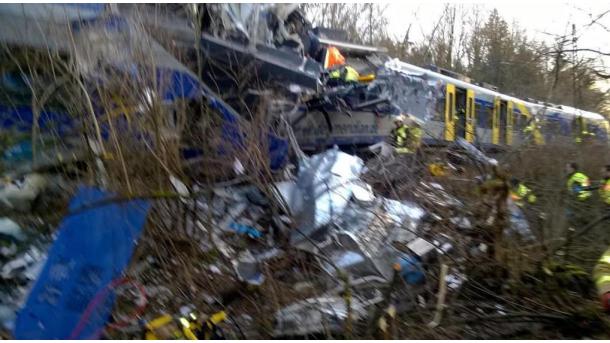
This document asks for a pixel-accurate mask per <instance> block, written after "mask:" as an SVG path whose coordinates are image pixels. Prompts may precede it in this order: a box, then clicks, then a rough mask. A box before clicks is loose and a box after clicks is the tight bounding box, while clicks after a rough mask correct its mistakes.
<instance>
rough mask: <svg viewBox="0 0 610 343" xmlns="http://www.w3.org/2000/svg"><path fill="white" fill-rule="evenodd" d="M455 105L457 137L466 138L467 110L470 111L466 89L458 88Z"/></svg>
mask: <svg viewBox="0 0 610 343" xmlns="http://www.w3.org/2000/svg"><path fill="white" fill-rule="evenodd" d="M455 107H456V111H455V120H454V121H455V125H456V128H455V135H456V137H460V138H466V122H467V111H469V110H468V99H467V91H466V89H463V88H456V90H455Z"/></svg>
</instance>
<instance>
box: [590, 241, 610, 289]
mask: <svg viewBox="0 0 610 343" xmlns="http://www.w3.org/2000/svg"><path fill="white" fill-rule="evenodd" d="M593 281H594V282H595V288H597V293H598V294H599V295H600V296H601V295H604V294H606V293H608V292H610V248H609V249H608V250H606V252H604V254H603V255H602V256H601V257H600V258H599V260H598V261H597V264H596V265H595V267H594V268H593Z"/></svg>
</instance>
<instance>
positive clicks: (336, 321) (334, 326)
mask: <svg viewBox="0 0 610 343" xmlns="http://www.w3.org/2000/svg"><path fill="white" fill-rule="evenodd" d="M351 310H352V319H353V320H358V319H360V318H363V317H364V316H365V315H366V307H365V304H364V303H363V302H362V301H361V300H360V299H358V298H357V297H353V298H352V303H351ZM346 318H347V305H346V303H345V299H343V298H342V297H339V296H323V297H319V298H310V299H306V300H303V301H300V302H297V303H295V304H292V305H289V306H287V307H285V308H283V309H281V310H280V311H278V312H277V313H276V314H275V323H276V324H275V328H274V336H276V337H278V336H280V337H281V336H304V335H307V334H313V333H321V332H328V331H330V332H340V331H342V330H343V329H344V324H343V322H344V320H345V319H346Z"/></svg>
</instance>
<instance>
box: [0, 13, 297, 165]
mask: <svg viewBox="0 0 610 343" xmlns="http://www.w3.org/2000/svg"><path fill="white" fill-rule="evenodd" d="M0 15H1V16H3V17H4V18H5V19H6V20H4V21H3V23H4V24H5V25H6V30H3V34H2V36H1V38H2V40H3V42H4V43H5V44H6V47H7V48H10V49H12V50H15V49H19V50H20V51H24V53H27V54H31V53H36V52H38V53H40V54H41V55H42V56H43V57H45V56H57V58H61V59H63V62H61V61H60V62H58V65H57V66H61V65H69V66H70V65H71V66H74V68H75V70H74V71H73V73H74V75H72V77H73V78H75V80H76V79H78V78H80V77H83V81H84V83H82V84H81V87H80V88H79V87H76V89H71V88H70V89H67V88H66V87H67V85H71V86H74V85H73V84H74V82H70V81H71V79H70V77H71V76H70V75H64V76H63V77H62V76H61V75H60V76H57V75H56V74H53V73H52V72H53V71H54V70H56V69H57V68H55V69H54V68H53V65H52V64H53V63H54V61H53V60H52V59H46V60H45V59H44V58H42V59H40V60H41V65H39V66H37V68H36V69H35V70H42V71H46V72H47V74H48V75H47V76H48V77H49V80H48V83H49V84H50V85H55V86H54V87H55V90H54V92H53V93H51V94H49V95H48V97H49V98H50V99H51V100H52V99H55V98H58V99H59V100H58V101H59V102H57V101H56V102H57V104H55V102H53V101H48V102H47V103H45V104H41V106H43V107H42V111H41V115H40V116H37V119H38V122H36V125H37V127H40V128H41V129H46V128H47V126H49V130H47V131H48V132H49V133H48V134H49V135H54V136H58V135H59V137H62V138H63V137H75V139H78V134H77V132H78V130H80V129H82V127H80V124H78V123H79V122H78V121H77V120H74V119H75V118H77V117H78V116H79V115H83V116H84V117H85V118H87V117H89V113H88V112H91V111H93V113H92V114H94V117H93V119H94V121H97V122H99V123H100V124H99V125H100V130H99V133H100V136H101V138H102V140H107V139H109V130H110V127H109V126H108V123H107V120H108V119H110V118H113V119H114V120H116V119H121V120H120V121H119V122H117V124H122V125H124V127H121V126H119V127H118V128H119V129H121V130H127V131H126V132H128V131H130V130H131V128H130V127H129V123H130V122H131V121H132V120H133V119H135V118H136V117H138V116H141V115H143V114H145V113H146V112H147V110H149V109H150V108H151V107H152V106H153V103H157V104H158V103H161V104H162V106H164V108H165V112H166V113H167V114H168V116H170V118H168V120H167V122H168V123H171V122H172V115H174V116H175V113H174V112H175V111H179V110H180V109H184V105H183V104H184V102H189V101H190V102H198V101H202V100H203V101H205V102H206V103H207V105H209V107H210V108H212V109H213V110H214V111H216V112H217V113H219V114H220V115H219V121H220V122H221V123H222V124H221V129H222V137H223V139H224V141H225V142H228V143H229V145H230V146H233V147H236V148H237V149H239V148H240V146H241V144H242V143H240V142H241V141H242V140H243V131H241V130H238V129H237V128H236V127H238V126H241V125H242V123H241V120H240V117H241V116H240V115H239V113H238V112H236V111H235V110H233V109H232V108H231V107H230V106H228V105H227V104H226V103H225V102H223V100H222V99H221V98H220V97H219V96H218V95H217V94H215V93H214V92H213V91H211V90H210V89H209V88H207V87H206V86H205V85H204V84H203V83H201V81H199V79H198V77H197V76H196V75H195V74H194V73H192V72H191V71H190V70H189V69H188V68H187V67H186V66H185V65H183V64H182V63H180V62H179V61H178V60H177V59H176V58H175V57H174V56H173V55H172V54H171V53H169V52H168V51H167V50H165V49H164V48H163V47H162V46H161V45H160V44H159V43H158V42H157V41H156V40H155V39H154V38H153V37H152V36H151V35H150V34H149V32H148V31H147V30H146V28H145V27H144V26H143V25H142V24H141V22H140V20H138V19H137V18H135V17H134V16H129V15H128V14H126V15H123V14H118V13H117V12H116V8H115V9H112V8H110V7H109V6H105V5H99V6H86V5H85V6H74V5H50V4H47V5H3V6H2V7H0ZM33 22H36V25H32V23H33ZM20 28H24V29H23V30H21V29H20ZM7 51H8V50H5V52H7ZM5 57H6V58H5V59H6V60H9V57H10V56H5ZM11 61H14V59H13V60H9V62H11ZM26 63H29V61H27V62H26V60H17V62H16V64H17V65H16V66H15V68H13V69H8V70H7V71H5V73H4V77H3V80H4V89H5V90H6V92H5V95H6V96H7V97H8V100H7V102H6V104H7V105H8V104H11V106H5V107H6V109H5V111H3V114H4V115H3V117H2V118H3V122H2V124H3V125H4V127H5V128H7V129H14V130H15V131H17V132H26V133H29V132H30V131H31V129H32V126H33V125H34V122H35V120H34V117H35V114H34V113H33V109H32V107H31V104H32V102H31V99H32V97H33V96H34V94H33V93H32V89H31V88H30V86H28V85H31V80H30V78H32V77H33V76H32V75H26V74H23V73H22V72H21V71H22V70H27V68H25V69H24V68H21V69H20V68H19V64H24V65H25V64H26ZM153 65H154V68H149V67H150V66H153ZM30 66H31V65H30ZM100 66H101V68H100ZM58 70H62V68H59V69H58ZM68 73H70V72H68ZM36 76H37V77H38V75H36ZM63 79H67V80H68V82H65V80H64V81H62V82H59V80H63ZM118 79H121V80H123V82H121V83H119V84H117V82H116V81H117V80H118ZM40 80H41V78H40V77H38V79H37V80H36V81H38V82H40ZM56 83H57V84H56ZM40 86H41V87H47V85H46V84H41V85H40ZM64 88H66V89H64ZM134 90H137V91H135V92H134ZM65 91H67V92H68V93H74V92H76V93H77V94H78V93H82V92H84V93H86V94H87V96H84V97H83V102H82V103H75V104H66V103H65V99H66V97H65V96H64V97H62V96H61V95H62V92H65ZM113 92H114V93H113ZM113 94H114V95H113ZM67 98H70V97H67ZM87 98H89V99H90V101H91V107H92V108H91V107H88V106H85V104H86V102H87V101H89V100H87ZM14 99H23V101H22V103H19V104H17V105H16V106H13V105H14ZM62 99H63V100H62ZM72 99H73V100H74V98H72ZM9 100H10V101H9ZM62 101H63V103H62ZM54 104H55V105H54ZM155 106H156V105H155ZM96 124H97V123H96ZM175 124H177V123H175ZM168 129H170V130H172V129H173V130H176V129H179V127H178V126H177V125H174V126H173V127H168ZM136 135H138V136H139V134H136ZM178 136H180V135H179V133H178ZM98 138H99V137H98ZM144 139H147V138H146V137H144ZM268 140H269V146H270V152H269V154H270V155H271V162H270V164H271V167H272V168H273V169H277V168H279V167H281V166H282V165H283V164H284V162H285V156H286V152H287V143H286V141H285V140H284V139H282V138H280V137H277V136H276V135H274V134H272V133H269V134H268ZM76 146H78V145H76ZM75 149H76V150H75ZM77 150H78V148H76V147H72V148H70V151H69V152H70V153H71V152H77V155H78V154H79V153H80V152H78V151H77ZM221 150H222V149H221ZM82 153H84V152H82ZM221 153H222V151H221ZM183 154H184V157H186V158H191V157H193V156H197V155H200V154H201V152H200V151H197V150H196V149H190V148H188V147H187V149H186V150H185V151H183ZM53 157H54V156H53ZM53 157H49V159H50V160H51V161H47V163H51V164H53V163H55V162H56V161H54V159H53Z"/></svg>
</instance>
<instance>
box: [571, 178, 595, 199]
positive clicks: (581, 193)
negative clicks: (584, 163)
mask: <svg viewBox="0 0 610 343" xmlns="http://www.w3.org/2000/svg"><path fill="white" fill-rule="evenodd" d="M567 185H568V192H570V194H572V195H574V196H576V199H578V200H580V201H583V200H587V199H589V198H590V197H591V191H588V190H584V189H583V188H584V187H589V186H590V185H591V183H590V182H589V177H587V175H585V174H583V173H581V172H576V173H574V174H572V175H571V176H570V177H569V178H568V183H567Z"/></svg>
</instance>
